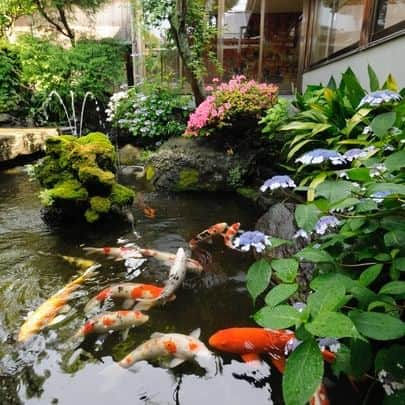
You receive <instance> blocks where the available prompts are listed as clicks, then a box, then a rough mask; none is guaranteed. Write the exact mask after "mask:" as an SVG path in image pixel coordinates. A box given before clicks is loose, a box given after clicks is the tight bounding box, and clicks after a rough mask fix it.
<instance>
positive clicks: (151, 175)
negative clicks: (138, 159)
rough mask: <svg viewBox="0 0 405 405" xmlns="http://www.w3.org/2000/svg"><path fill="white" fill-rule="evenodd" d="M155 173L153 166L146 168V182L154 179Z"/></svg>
mask: <svg viewBox="0 0 405 405" xmlns="http://www.w3.org/2000/svg"><path fill="white" fill-rule="evenodd" d="M155 174H156V171H155V168H154V167H153V166H147V167H146V170H145V176H146V181H151V180H152V179H153V178H154V177H155Z"/></svg>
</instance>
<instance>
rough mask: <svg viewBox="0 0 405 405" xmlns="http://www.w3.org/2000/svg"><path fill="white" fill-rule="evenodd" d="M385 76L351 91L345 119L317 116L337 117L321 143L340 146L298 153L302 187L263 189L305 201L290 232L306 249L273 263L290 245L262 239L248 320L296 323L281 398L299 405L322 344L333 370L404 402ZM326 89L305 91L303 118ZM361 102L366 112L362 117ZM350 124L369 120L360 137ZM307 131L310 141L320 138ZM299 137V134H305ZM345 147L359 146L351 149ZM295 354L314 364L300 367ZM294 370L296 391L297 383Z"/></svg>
mask: <svg viewBox="0 0 405 405" xmlns="http://www.w3.org/2000/svg"><path fill="white" fill-rule="evenodd" d="M388 82H389V83H391V84H390V86H391V89H390V90H388V91H387V90H384V91H378V90H376V89H375V88H374V89H373V90H374V91H372V92H371V93H370V94H368V95H367V94H365V92H364V90H362V89H361V88H358V92H357V93H356V92H354V93H352V94H351V97H352V98H353V100H354V99H357V101H356V102H355V103H354V104H356V106H357V108H354V109H353V110H352V112H351V115H350V114H349V110H351V109H352V107H349V105H346V109H345V110H343V109H342V112H341V114H342V115H340V116H338V117H333V118H332V117H329V118H330V121H328V122H327V123H326V122H324V124H325V125H332V124H331V122H332V120H333V122H334V123H335V129H337V128H338V125H337V123H338V122H341V123H342V128H341V129H340V130H338V131H336V132H334V135H333V136H331V137H330V138H326V129H325V133H324V136H325V138H324V139H322V142H325V143H326V144H327V145H335V146H337V147H338V148H339V150H333V149H331V148H330V147H329V148H328V149H326V148H318V149H315V150H312V151H308V150H307V151H306V152H305V153H303V151H301V153H303V154H302V156H299V157H298V158H297V159H295V162H296V163H302V165H301V167H300V168H299V170H298V171H297V174H298V175H299V176H303V175H306V178H305V180H304V182H301V184H300V186H299V187H296V185H295V182H294V181H293V180H292V179H291V178H290V177H289V176H285V175H284V176H274V177H273V178H271V179H268V180H267V181H266V182H265V183H264V184H263V186H262V187H261V190H262V192H266V191H267V190H276V189H281V190H283V191H285V189H287V188H295V191H296V192H297V194H298V195H297V196H296V198H298V199H300V198H302V197H303V195H302V193H303V192H306V193H307V198H306V202H305V198H304V199H302V202H301V203H300V204H298V205H297V206H296V209H295V220H296V223H297V225H298V226H299V228H301V229H300V230H299V231H298V232H297V234H296V236H295V238H299V239H300V240H301V242H306V246H305V247H304V248H301V249H298V251H297V253H295V254H294V255H292V256H291V257H286V258H282V259H279V258H277V259H276V258H275V257H277V256H276V255H274V252H273V251H272V249H273V248H274V247H277V245H280V243H291V242H290V241H284V242H283V241H280V240H277V241H276V244H275V243H273V245H272V244H271V243H272V242H274V241H273V240H272V239H269V238H268V240H267V251H266V252H265V254H264V258H263V259H261V260H260V261H259V262H257V263H255V264H253V265H252V267H251V268H250V269H249V271H248V275H247V286H248V290H249V292H250V294H251V296H252V298H253V300H254V302H255V301H256V299H257V298H258V297H260V296H261V294H262V293H264V292H267V295H266V296H265V299H264V301H265V304H266V305H265V306H264V307H263V308H261V309H260V310H259V311H258V312H256V314H255V315H254V319H255V321H256V322H257V323H258V324H259V325H261V326H263V327H265V328H272V329H283V328H293V329H294V330H295V336H296V338H297V339H299V340H300V341H301V342H296V343H300V346H299V349H298V350H294V349H293V351H292V353H290V354H289V356H288V359H287V365H286V372H285V375H284V376H283V395H284V400H285V402H286V403H297V404H299V403H302V404H304V403H306V402H307V400H308V398H309V397H310V396H311V395H312V394H313V390H314V389H315V387H319V385H320V384H321V382H322V377H323V359H322V356H321V355H320V352H319V351H320V349H319V347H325V346H326V347H327V348H329V349H330V350H332V351H335V352H336V353H335V356H336V359H335V361H334V363H333V364H332V371H333V372H334V373H335V374H336V376H339V375H340V374H341V373H344V374H346V375H347V376H350V378H351V380H354V379H364V378H368V379H370V381H371V382H372V381H375V382H380V383H381V389H382V391H385V394H386V399H385V400H384V404H385V403H386V404H388V403H399V402H400V401H403V399H404V398H405V381H404V377H405V374H404V372H403V369H404V368H405V360H404V359H405V356H404V353H405V346H404V345H403V338H404V337H405V322H404V312H403V300H404V297H405V281H404V271H405V248H404V246H405V220H404V205H403V202H404V198H405V182H404V179H405V178H404V168H405V150H404V139H405V100H403V99H402V98H401V96H400V94H399V93H398V89H396V88H395V85H394V81H393V80H392V79H390V80H389V81H388ZM374 83H375V80H374ZM360 89H361V90H360ZM352 90H353V88H352ZM310 92H312V89H311V90H310ZM317 92H318V90H316V92H315V93H317ZM326 93H328V91H327V92H326ZM401 93H402V94H403V92H401ZM309 94H310V93H309V92H308V93H307V94H306V95H305V97H307V96H308V95H309ZM324 95H325V89H322V91H320V92H319V93H318V96H320V98H319V97H318V96H315V97H314V93H312V95H311V98H312V101H311V102H310V103H308V105H312V106H313V108H312V109H311V110H310V109H308V110H307V112H308V114H304V117H307V118H311V117H314V116H315V115H313V114H312V113H313V112H315V111H318V112H319V111H320V109H319V108H317V107H318V106H320V105H324V106H326V105H328V101H327V100H326V99H325V98H324ZM346 97H348V96H346ZM315 100H317V101H315ZM347 100H348V98H347V99H346V101H347ZM301 101H302V99H301ZM315 103H316V104H315ZM325 108H326V107H325ZM334 108H338V106H337V105H335V106H334ZM365 108H366V109H367V113H366V114H365V115H364V114H359V111H361V110H362V109H365ZM300 114H301V113H300ZM346 114H347V116H346ZM360 116H363V117H364V120H365V122H364V123H363V121H362V119H359V118H360ZM300 117H303V116H302V115H300ZM354 117H356V118H354ZM295 122H298V121H295ZM343 122H345V125H343ZM355 122H357V124H356V125H360V126H361V127H364V126H367V125H368V124H369V125H370V133H367V134H363V136H360V134H361V133H362V132H363V130H362V129H360V128H359V129H358V130H357V131H356V132H357V133H358V134H359V138H354V137H353V138H352V137H350V142H348V137H347V128H352V129H354V127H355V126H356V125H354V123H355ZM301 124H302V122H301ZM313 124H314V122H311V125H313ZM319 124H320V123H319ZM297 125H298V124H297ZM353 125H354V126H353ZM302 128H303V127H302ZM330 128H331V127H329V128H328V129H330ZM345 128H346V129H345ZM308 129H309V127H308V128H307V130H308ZM335 129H333V130H332V131H335ZM290 130H292V128H290ZM371 132H372V133H371ZM305 134H306V135H307V137H309V139H312V137H315V136H316V135H317V134H312V132H311V133H308V132H305ZM330 135H331V134H329V136H330ZM318 138H319V137H318ZM301 139H302V140H306V138H305V136H302V138H301ZM352 144H355V145H358V144H360V147H356V148H352V147H351V145H352ZM321 145H323V144H321ZM305 184H309V186H303V185H305ZM287 194H288V193H287ZM245 239H246V241H247V242H246V246H240V247H241V248H242V250H243V249H244V248H245V250H246V249H249V248H250V247H251V246H253V247H255V246H254V244H253V243H250V245H251V246H250V245H248V242H249V241H248V238H246V237H245V238H244V239H243V235H241V237H240V238H239V243H240V244H241V242H242V240H245ZM262 239H263V240H264V241H265V237H264V236H263V238H262ZM262 247H263V248H264V245H263V246H260V249H259V250H261V249H262ZM301 263H306V264H307V266H306V268H308V264H311V265H312V271H311V272H310V274H308V272H307V273H305V274H304V273H300V265H301ZM305 276H307V277H308V276H309V278H310V280H309V282H305ZM264 281H265V282H264ZM302 356H304V357H305V358H306V361H307V362H308V364H311V365H312V366H311V367H306V368H305V367H304V368H303V367H302V363H301V360H300V359H301V358H302ZM315 370H317V371H316V372H315ZM319 371H320V372H319ZM298 373H300V384H301V385H300V387H298V386H297V385H296V375H297V374H298ZM303 387H306V388H305V389H303ZM308 387H309V388H308Z"/></svg>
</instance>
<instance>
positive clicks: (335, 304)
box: [307, 284, 346, 317]
mask: <svg viewBox="0 0 405 405" xmlns="http://www.w3.org/2000/svg"><path fill="white" fill-rule="evenodd" d="M345 293H346V288H345V287H344V285H342V284H337V285H333V284H330V285H328V286H327V288H324V289H321V290H319V291H316V292H314V293H313V294H310V295H309V297H308V300H307V304H308V307H309V310H310V311H311V315H312V316H313V317H316V316H318V315H319V314H320V313H322V312H330V311H336V310H337V309H338V308H339V307H340V306H341V305H343V303H344V298H345Z"/></svg>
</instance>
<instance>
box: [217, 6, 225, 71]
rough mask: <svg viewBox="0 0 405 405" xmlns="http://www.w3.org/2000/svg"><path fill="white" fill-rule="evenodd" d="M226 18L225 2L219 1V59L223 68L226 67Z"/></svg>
mask: <svg viewBox="0 0 405 405" xmlns="http://www.w3.org/2000/svg"><path fill="white" fill-rule="evenodd" d="M224 16H225V0H218V16H217V32H218V34H217V35H218V38H217V58H218V62H219V64H220V66H221V67H222V68H223V67H224Z"/></svg>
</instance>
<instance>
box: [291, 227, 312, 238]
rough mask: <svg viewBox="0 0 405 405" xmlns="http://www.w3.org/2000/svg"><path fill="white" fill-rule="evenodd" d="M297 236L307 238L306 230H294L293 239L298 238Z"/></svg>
mask: <svg viewBox="0 0 405 405" xmlns="http://www.w3.org/2000/svg"><path fill="white" fill-rule="evenodd" d="M298 238H302V239H309V235H308V232H307V231H305V230H304V229H298V231H297V232H295V234H294V236H293V239H298Z"/></svg>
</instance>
